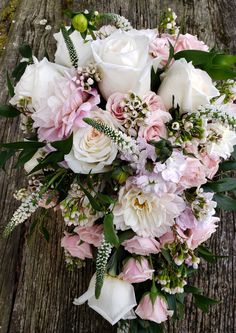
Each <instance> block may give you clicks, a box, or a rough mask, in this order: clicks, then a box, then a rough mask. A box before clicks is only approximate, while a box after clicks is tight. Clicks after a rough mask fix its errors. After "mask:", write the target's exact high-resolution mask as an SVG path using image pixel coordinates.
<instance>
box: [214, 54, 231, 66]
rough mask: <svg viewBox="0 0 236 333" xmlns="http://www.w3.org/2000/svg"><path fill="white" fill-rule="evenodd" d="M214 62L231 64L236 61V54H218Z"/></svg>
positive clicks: (223, 64)
mask: <svg viewBox="0 0 236 333" xmlns="http://www.w3.org/2000/svg"><path fill="white" fill-rule="evenodd" d="M213 63H214V64H215V65H220V66H230V65H234V64H235V63H236V56H235V55H231V54H216V55H215V57H214V58H213Z"/></svg>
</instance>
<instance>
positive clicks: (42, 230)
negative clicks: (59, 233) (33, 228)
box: [39, 224, 50, 242]
mask: <svg viewBox="0 0 236 333" xmlns="http://www.w3.org/2000/svg"><path fill="white" fill-rule="evenodd" d="M39 231H40V233H41V234H42V235H43V237H44V239H45V240H46V241H47V242H49V240H50V234H49V231H48V229H47V228H46V227H45V225H43V224H40V226H39Z"/></svg>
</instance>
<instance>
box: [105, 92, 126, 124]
mask: <svg viewBox="0 0 236 333" xmlns="http://www.w3.org/2000/svg"><path fill="white" fill-rule="evenodd" d="M124 99H125V94H121V93H119V92H117V93H114V94H112V95H111V96H110V97H109V98H108V100H107V105H106V109H107V111H109V112H110V113H111V114H112V115H113V116H114V117H115V118H116V119H117V120H118V121H119V122H121V123H122V122H123V120H124V119H125V117H124Z"/></svg>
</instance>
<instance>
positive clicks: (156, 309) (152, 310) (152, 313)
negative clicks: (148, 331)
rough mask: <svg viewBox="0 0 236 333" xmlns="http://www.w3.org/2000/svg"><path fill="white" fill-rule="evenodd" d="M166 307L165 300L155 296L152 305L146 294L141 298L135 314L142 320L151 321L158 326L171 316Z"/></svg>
mask: <svg viewBox="0 0 236 333" xmlns="http://www.w3.org/2000/svg"><path fill="white" fill-rule="evenodd" d="M167 306H168V305H167V302H166V300H165V298H163V297H161V296H156V299H155V302H154V304H153V303H152V300H151V296H150V294H146V295H144V296H143V297H142V299H141V301H140V303H139V305H138V307H137V309H136V311H135V312H136V314H137V315H138V316H139V317H140V318H142V319H144V320H151V321H154V322H156V323H158V324H160V323H162V322H164V321H166V320H167V319H168V317H171V316H172V315H173V311H171V310H168V307H167Z"/></svg>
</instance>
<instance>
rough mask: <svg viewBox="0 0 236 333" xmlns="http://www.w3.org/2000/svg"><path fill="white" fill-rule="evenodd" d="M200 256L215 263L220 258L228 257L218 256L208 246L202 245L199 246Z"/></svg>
mask: <svg viewBox="0 0 236 333" xmlns="http://www.w3.org/2000/svg"><path fill="white" fill-rule="evenodd" d="M197 252H198V256H199V257H202V258H203V259H204V260H206V261H208V262H210V263H215V262H216V261H217V259H219V258H228V257H227V256H218V255H215V254H214V253H212V252H211V251H210V250H209V249H208V248H207V247H206V246H204V245H200V246H199V247H198V248H197Z"/></svg>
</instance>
